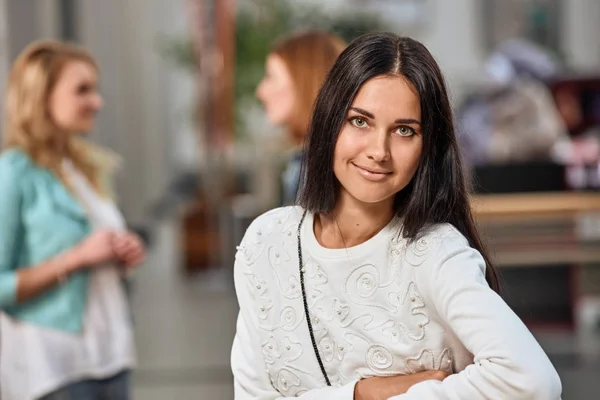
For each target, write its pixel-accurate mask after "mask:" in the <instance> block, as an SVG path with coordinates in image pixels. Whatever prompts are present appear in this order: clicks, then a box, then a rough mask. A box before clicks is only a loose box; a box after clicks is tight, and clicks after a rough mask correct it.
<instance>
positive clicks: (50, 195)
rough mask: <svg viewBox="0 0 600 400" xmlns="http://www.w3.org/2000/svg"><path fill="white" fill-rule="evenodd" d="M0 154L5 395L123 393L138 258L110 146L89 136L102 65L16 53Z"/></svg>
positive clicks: (0, 354)
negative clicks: (113, 185)
mask: <svg viewBox="0 0 600 400" xmlns="http://www.w3.org/2000/svg"><path fill="white" fill-rule="evenodd" d="M5 107H6V109H5V112H6V113H5V122H6V126H5V129H4V133H3V135H4V139H5V149H4V151H3V152H2V154H1V155H0V311H1V312H0V398H2V399H3V400H33V399H45V400H49V399H50V400H51V399H91V400H94V399H111V400H121V399H128V398H129V397H128V392H129V376H128V371H129V370H130V369H131V368H132V367H133V366H134V362H135V354H134V342H133V334H132V327H131V321H130V315H129V309H128V301H127V296H126V291H125V288H124V281H125V280H124V276H125V273H126V272H127V270H129V269H131V268H133V267H135V266H137V265H138V264H139V263H140V262H141V261H142V259H143V257H144V248H143V245H142V243H141V241H140V239H139V238H138V237H137V236H136V235H135V234H133V233H131V232H129V231H127V230H126V228H125V224H124V221H123V217H122V215H121V214H120V212H119V211H118V209H117V207H116V206H115V204H114V203H113V201H111V196H110V191H109V190H108V188H107V185H106V183H107V179H106V178H107V177H108V176H109V174H110V172H111V170H112V169H113V168H114V166H115V162H114V161H115V157H114V156H112V154H111V153H109V152H108V151H105V150H102V149H100V148H98V147H95V146H94V147H92V145H91V144H89V143H88V142H86V141H84V140H83V139H82V138H81V135H82V134H84V133H86V132H89V131H90V130H91V129H92V127H93V124H94V121H95V117H96V114H97V112H98V111H99V110H100V109H101V107H102V98H101V96H100V94H99V93H98V67H97V64H96V62H95V61H94V59H93V57H92V56H91V55H90V54H89V53H88V52H87V51H86V50H84V49H82V48H79V47H77V46H75V45H71V44H65V43H61V42H55V41H43V42H37V43H34V44H32V45H30V46H29V47H28V48H26V49H25V50H24V51H23V52H22V53H21V55H20V56H19V57H18V58H17V60H16V61H15V63H14V65H13V67H12V70H11V73H10V78H9V82H8V93H7V97H6V102H5Z"/></svg>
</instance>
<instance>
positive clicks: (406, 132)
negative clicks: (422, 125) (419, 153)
mask: <svg viewBox="0 0 600 400" xmlns="http://www.w3.org/2000/svg"><path fill="white" fill-rule="evenodd" d="M396 132H398V134H399V135H400V136H412V135H414V133H415V131H414V129H413V128H411V127H408V126H401V127H399V128H398V129H396Z"/></svg>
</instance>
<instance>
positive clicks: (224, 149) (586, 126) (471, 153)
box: [0, 0, 600, 400]
mask: <svg viewBox="0 0 600 400" xmlns="http://www.w3.org/2000/svg"><path fill="white" fill-rule="evenodd" d="M598 21H600V2H599V1H598V0H453V1H448V0H326V1H318V0H303V1H300V0H294V1H291V0H290V1H286V0H187V1H186V0H169V1H166V0H102V1H94V0H0V92H2V93H4V91H5V84H6V74H7V71H8V69H9V67H10V64H11V63H12V61H13V60H14V58H15V57H16V55H17V54H18V53H19V52H20V51H21V50H22V49H23V48H24V47H25V46H26V45H27V44H28V43H30V42H31V41H33V40H36V39H39V38H47V37H52V38H59V39H64V40H72V41H75V42H78V43H80V44H82V45H84V46H86V47H88V48H89V49H90V50H91V52H92V53H93V54H94V55H95V56H96V57H97V59H98V61H99V64H100V72H101V93H102V95H103V96H104V99H105V101H106V106H105V108H104V110H103V111H102V113H101V114H100V116H99V121H98V125H97V128H96V130H95V131H94V132H93V133H92V138H93V139H94V140H96V141H97V142H99V143H101V144H103V145H106V146H109V147H110V148H112V149H114V150H116V151H117V152H118V153H120V154H121V155H122V156H123V158H124V161H125V165H124V168H123V170H122V171H121V173H120V175H119V181H118V182H117V187H118V195H119V200H120V206H121V208H122V210H123V212H124V214H125V217H126V218H127V220H128V221H129V222H130V223H131V224H132V225H134V226H136V227H137V229H138V230H139V231H140V232H141V233H143V234H144V235H145V237H146V238H147V239H148V243H149V257H148V260H147V262H146V265H145V266H144V267H143V268H142V269H140V271H139V272H138V273H137V276H136V278H135V282H134V290H133V309H134V316H135V329H136V337H137V346H138V354H139V365H138V368H137V370H136V371H135V373H134V398H135V399H148V400H152V399H164V398H170V399H172V400H178V399H198V398H211V399H214V400H219V399H231V398H233V387H232V375H231V372H230V369H229V352H230V347H231V342H232V339H233V335H234V333H235V332H234V331H235V327H234V324H235V318H236V315H237V304H236V298H235V293H234V291H233V280H232V267H233V257H234V254H235V246H236V245H237V244H238V242H239V241H240V239H241V236H242V235H243V233H244V230H245V228H246V226H247V225H248V224H249V222H250V221H251V220H252V219H253V218H254V217H256V216H257V215H259V214H260V213H262V212H264V211H265V210H267V209H269V208H272V207H275V206H278V205H280V204H282V184H281V175H282V173H283V166H284V164H285V158H286V157H287V155H288V150H289V149H290V148H291V147H292V145H291V144H290V143H289V140H287V137H286V135H285V134H283V132H282V130H281V129H278V128H276V127H273V126H271V125H269V123H268V122H267V119H266V116H265V113H264V110H263V107H262V105H261V104H260V102H259V101H258V100H257V99H256V97H255V89H256V87H257V85H258V84H259V82H260V81H261V79H262V78H263V75H264V72H265V71H264V64H265V58H266V56H267V55H268V53H269V52H270V49H271V48H272V46H273V45H274V43H276V41H277V40H278V39H280V38H282V37H284V36H286V35H289V34H291V33H294V32H297V31H298V30H306V29H320V30H325V31H330V32H334V33H336V34H338V35H339V36H340V37H342V38H343V39H344V40H346V41H348V42H349V41H351V40H352V39H353V38H355V37H357V36H359V35H360V34H362V33H366V32H371V31H384V30H387V31H393V32H396V33H399V34H402V35H407V36H412V37H414V38H416V39H418V40H420V41H422V42H423V43H424V44H425V45H426V46H427V47H428V48H429V49H430V51H431V52H432V53H433V55H434V56H435V57H436V58H437V60H438V62H439V63H440V65H441V67H442V70H443V71H444V73H445V75H446V78H447V83H448V85H449V89H450V92H451V95H452V99H453V104H454V107H455V112H456V121H457V127H458V130H459V138H460V142H461V146H462V149H463V153H464V157H465V160H466V161H467V165H468V168H469V173H470V176H471V178H472V179H473V182H474V188H473V205H474V208H475V212H476V216H477V221H478V223H479V224H480V226H481V229H482V231H483V233H484V236H485V238H486V240H487V243H488V245H489V247H490V249H491V250H492V254H493V255H494V257H495V261H496V262H497V263H498V264H499V265H500V266H501V267H502V271H503V275H504V293H503V296H504V298H505V299H506V301H507V302H508V303H509V305H510V306H511V307H512V308H513V309H514V310H515V311H516V312H517V313H518V315H519V316H520V317H521V318H522V319H523V320H524V321H525V322H526V323H527V324H528V326H529V327H530V328H531V329H532V331H533V332H534V334H535V335H536V337H537V338H538V339H539V340H540V342H541V343H542V345H543V347H544V349H545V350H546V351H547V353H548V354H549V356H550V358H551V359H552V361H553V362H554V364H555V366H556V367H557V369H558V371H559V373H560V375H561V377H562V380H563V386H564V394H563V399H567V400H568V399H596V398H597V393H598V390H600V381H599V380H598V379H597V377H598V376H599V374H600V268H597V267H600V191H599V189H600V131H599V128H600V41H599V40H598V39H599V38H600V24H598ZM0 101H2V100H0ZM0 135H1V132H0Z"/></svg>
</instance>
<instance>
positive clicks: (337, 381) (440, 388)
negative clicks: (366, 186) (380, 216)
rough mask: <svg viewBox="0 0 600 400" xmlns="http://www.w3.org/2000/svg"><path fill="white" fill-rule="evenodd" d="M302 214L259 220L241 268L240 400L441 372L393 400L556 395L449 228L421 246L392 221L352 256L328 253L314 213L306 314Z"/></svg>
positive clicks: (240, 256) (305, 394)
mask: <svg viewBox="0 0 600 400" xmlns="http://www.w3.org/2000/svg"><path fill="white" fill-rule="evenodd" d="M302 212H303V211H302V209H301V208H299V207H285V208H280V209H276V210H273V211H270V212H268V213H266V214H264V215H262V216H260V217H259V218H257V219H256V220H255V221H254V222H253V223H252V224H251V226H250V227H249V228H248V231H247V232H246V234H245V236H244V239H243V240H242V243H241V245H240V246H239V248H238V252H237V255H236V261H235V286H236V291H237V296H238V301H239V305H240V313H239V317H238V321H237V333H236V336H235V339H234V343H233V349H232V354H231V363H232V370H233V374H234V384H235V398H236V399H238V400H245V399H259V400H274V399H288V398H293V397H300V398H301V399H305V400H308V399H339V400H352V399H353V398H354V386H355V384H356V382H357V381H358V380H360V379H363V378H369V377H374V376H393V375H399V374H411V373H415V372H419V371H424V370H434V369H439V370H445V371H449V372H452V373H453V375H451V376H450V377H448V378H446V379H445V380H444V381H443V382H440V381H433V380H430V381H425V382H421V383H419V384H416V385H414V386H413V387H411V388H410V390H409V391H408V392H407V393H405V394H401V395H398V396H395V397H392V399H394V400H427V399H440V400H441V399H448V400H450V399H452V400H458V399H461V400H466V399H469V400H477V399H490V400H492V399H493V400H502V399H506V400H519V399H527V400H531V399H533V400H535V399H539V400H556V399H559V398H560V395H561V383H560V379H559V377H558V374H557V372H556V370H555V369H554V367H553V366H552V364H551V363H550V361H549V359H548V357H547V356H546V354H545V353H544V351H543V350H542V349H541V347H540V346H539V344H538V343H537V342H536V340H535V339H534V338H533V336H532V335H531V333H530V332H529V330H528V329H527V328H526V327H525V325H524V324H523V323H522V322H521V320H520V319H519V318H518V317H517V316H516V315H515V314H514V313H513V311H512V310H511V309H510V308H509V307H508V306H507V305H506V303H505V302H504V301H503V300H502V299H501V298H500V297H499V296H498V295H497V294H496V293H495V292H494V291H492V290H491V289H490V288H489V286H488V284H487V282H486V280H485V262H484V260H483V258H482V256H481V255H480V254H479V252H477V251H476V250H474V249H473V248H471V247H469V245H468V243H467V240H466V239H465V238H464V236H463V235H461V234H460V233H459V232H458V231H457V230H456V229H455V228H454V227H453V226H451V225H448V224H446V225H438V226H435V227H433V228H431V229H429V230H428V231H427V232H424V233H423V235H422V236H421V237H420V238H419V239H418V240H416V241H413V242H410V243H409V242H408V241H407V240H405V239H403V238H402V237H401V236H400V229H401V223H400V221H399V220H398V219H394V220H392V221H391V222H390V223H389V224H388V225H387V226H386V227H385V228H384V229H383V230H381V231H380V232H379V233H378V234H377V235H375V236H374V237H373V238H371V239H370V240H368V241H366V242H365V243H362V244H360V245H358V246H355V247H351V248H348V249H328V248H324V247H322V246H321V245H320V244H319V243H318V241H317V240H316V238H315V235H314V231H313V216H312V215H311V214H310V213H309V214H308V215H307V217H306V219H305V221H304V223H303V226H302V230H301V238H302V256H303V261H304V267H305V274H304V275H305V285H306V294H307V299H308V307H309V310H310V311H309V312H310V319H311V321H312V325H313V330H314V335H315V339H316V342H317V347H318V351H319V353H320V355H321V358H322V360H323V364H324V366H325V369H326V372H327V375H328V377H329V379H330V381H331V383H332V387H327V386H326V384H325V380H324V378H323V376H322V373H321V371H320V368H319V365H318V363H317V359H316V356H315V353H314V349H313V346H312V342H311V339H310V336H309V332H308V327H307V323H306V319H305V313H304V308H303V302H302V295H301V289H300V281H299V279H300V275H299V271H298V249H297V245H298V244H297V237H296V231H297V229H298V224H299V221H300V218H301V216H302Z"/></svg>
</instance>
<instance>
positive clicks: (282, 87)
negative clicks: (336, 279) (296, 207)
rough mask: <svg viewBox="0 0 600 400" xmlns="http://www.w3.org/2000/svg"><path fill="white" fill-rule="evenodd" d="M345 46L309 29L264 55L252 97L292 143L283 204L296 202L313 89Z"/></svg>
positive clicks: (314, 96) (327, 34) (282, 42)
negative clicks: (259, 77)
mask: <svg viewBox="0 0 600 400" xmlns="http://www.w3.org/2000/svg"><path fill="white" fill-rule="evenodd" d="M345 47H346V44H345V43H344V41H343V40H342V39H341V38H339V37H338V36H336V35H334V34H331V33H326V32H319V31H309V32H303V33H298V34H296V35H293V36H290V37H288V38H285V39H284V40H282V41H280V42H279V43H278V44H276V45H275V47H274V48H273V50H272V51H271V52H270V53H269V55H268V56H267V60H266V65H265V69H266V73H265V77H264V78H263V80H262V81H261V82H260V84H259V85H258V87H257V88H256V96H257V97H258V99H259V100H260V101H261V102H262V103H263V104H264V106H265V110H266V113H267V117H268V119H269V122H270V123H271V124H273V125H277V126H282V127H284V128H285V129H286V130H287V133H288V135H289V139H290V142H291V144H292V146H293V150H292V154H291V155H290V157H289V160H288V161H287V165H286V167H285V171H284V172H283V175H282V179H281V181H282V189H283V190H282V201H283V204H285V205H289V204H293V203H294V202H295V201H296V194H297V192H298V185H299V182H300V165H301V159H302V146H303V144H304V138H305V137H306V130H307V128H308V122H309V119H310V114H311V112H312V107H313V103H314V101H315V98H316V96H317V92H318V91H319V88H320V87H321V84H322V83H323V81H324V80H325V76H326V75H327V72H329V70H330V68H331V66H332V65H333V63H334V62H335V60H336V58H337V57H338V56H339V55H340V53H341V52H342V51H343V50H344V48H345Z"/></svg>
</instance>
